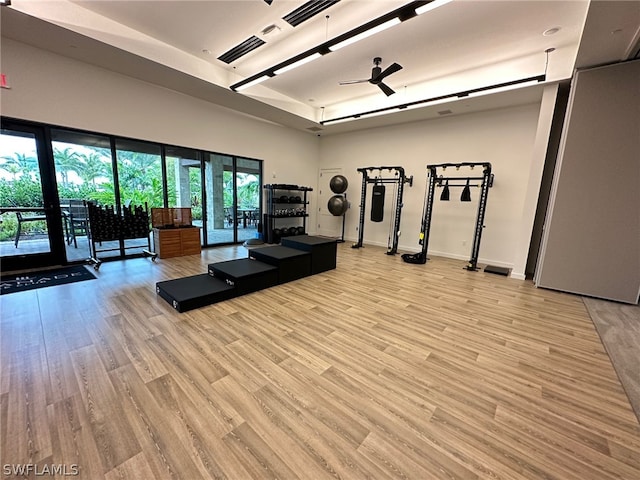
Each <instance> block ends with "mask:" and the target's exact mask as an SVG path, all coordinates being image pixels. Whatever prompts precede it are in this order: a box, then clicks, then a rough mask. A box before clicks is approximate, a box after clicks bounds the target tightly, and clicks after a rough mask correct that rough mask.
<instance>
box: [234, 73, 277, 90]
mask: <svg viewBox="0 0 640 480" xmlns="http://www.w3.org/2000/svg"><path fill="white" fill-rule="evenodd" d="M267 78H269V75H263V76H261V77H258V78H256V79H255V80H251V81H250V82H248V83H245V84H244V85H240V86H238V87H236V92H241V91H242V90H244V89H245V88H249V87H253V86H254V85H257V84H258V83H261V82H264V81H265V80H266V79H267Z"/></svg>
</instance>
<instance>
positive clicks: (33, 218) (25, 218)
mask: <svg viewBox="0 0 640 480" xmlns="http://www.w3.org/2000/svg"><path fill="white" fill-rule="evenodd" d="M16 217H17V218H18V230H17V231H16V241H15V244H16V248H18V241H19V240H20V234H21V233H22V224H23V223H27V222H42V221H46V220H47V216H46V215H23V214H22V212H16Z"/></svg>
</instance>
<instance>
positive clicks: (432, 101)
mask: <svg viewBox="0 0 640 480" xmlns="http://www.w3.org/2000/svg"><path fill="white" fill-rule="evenodd" d="M545 80H546V75H538V76H536V77H527V78H523V79H520V80H513V81H511V82H504V83H498V84H496V85H490V86H488V87H479V88H474V89H471V90H465V91H463V92H457V93H450V94H447V95H441V96H439V97H432V98H426V99H424V100H416V101H415V102H409V103H403V104H402V105H394V106H391V107H384V108H378V109H376V110H370V111H368V112H361V113H355V114H353V115H345V116H344V117H337V118H331V119H329V120H323V121H321V122H320V124H321V125H333V124H336V123H343V122H348V121H350V120H355V119H357V118H363V117H365V118H366V117H373V116H378V115H384V114H387V113H394V112H398V111H401V110H410V109H414V108H419V107H427V106H429V105H436V104H438V103H443V102H445V101H451V100H454V99H456V98H465V97H473V96H475V94H477V93H479V92H483V93H487V94H489V93H497V92H502V91H504V90H513V89H515V88H522V87H526V86H530V85H536V84H538V83H541V82H544V81H545Z"/></svg>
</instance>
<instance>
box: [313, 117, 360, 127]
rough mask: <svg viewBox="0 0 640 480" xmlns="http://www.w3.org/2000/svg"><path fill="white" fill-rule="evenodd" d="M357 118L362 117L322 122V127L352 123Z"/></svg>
mask: <svg viewBox="0 0 640 480" xmlns="http://www.w3.org/2000/svg"><path fill="white" fill-rule="evenodd" d="M356 118H360V117H346V118H337V119H335V120H326V121H324V122H321V124H322V125H336V124H338V123H345V122H350V121H352V120H355V119H356Z"/></svg>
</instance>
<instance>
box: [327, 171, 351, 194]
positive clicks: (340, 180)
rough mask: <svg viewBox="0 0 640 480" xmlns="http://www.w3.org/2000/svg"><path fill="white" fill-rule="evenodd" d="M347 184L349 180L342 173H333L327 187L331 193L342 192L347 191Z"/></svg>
mask: <svg viewBox="0 0 640 480" xmlns="http://www.w3.org/2000/svg"><path fill="white" fill-rule="evenodd" d="M348 186H349V182H348V181H347V178H346V177H344V176H343V175H334V177H333V178H332V179H331V180H329V187H330V188H331V191H332V192H333V193H344V192H346V191H347V187H348Z"/></svg>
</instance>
